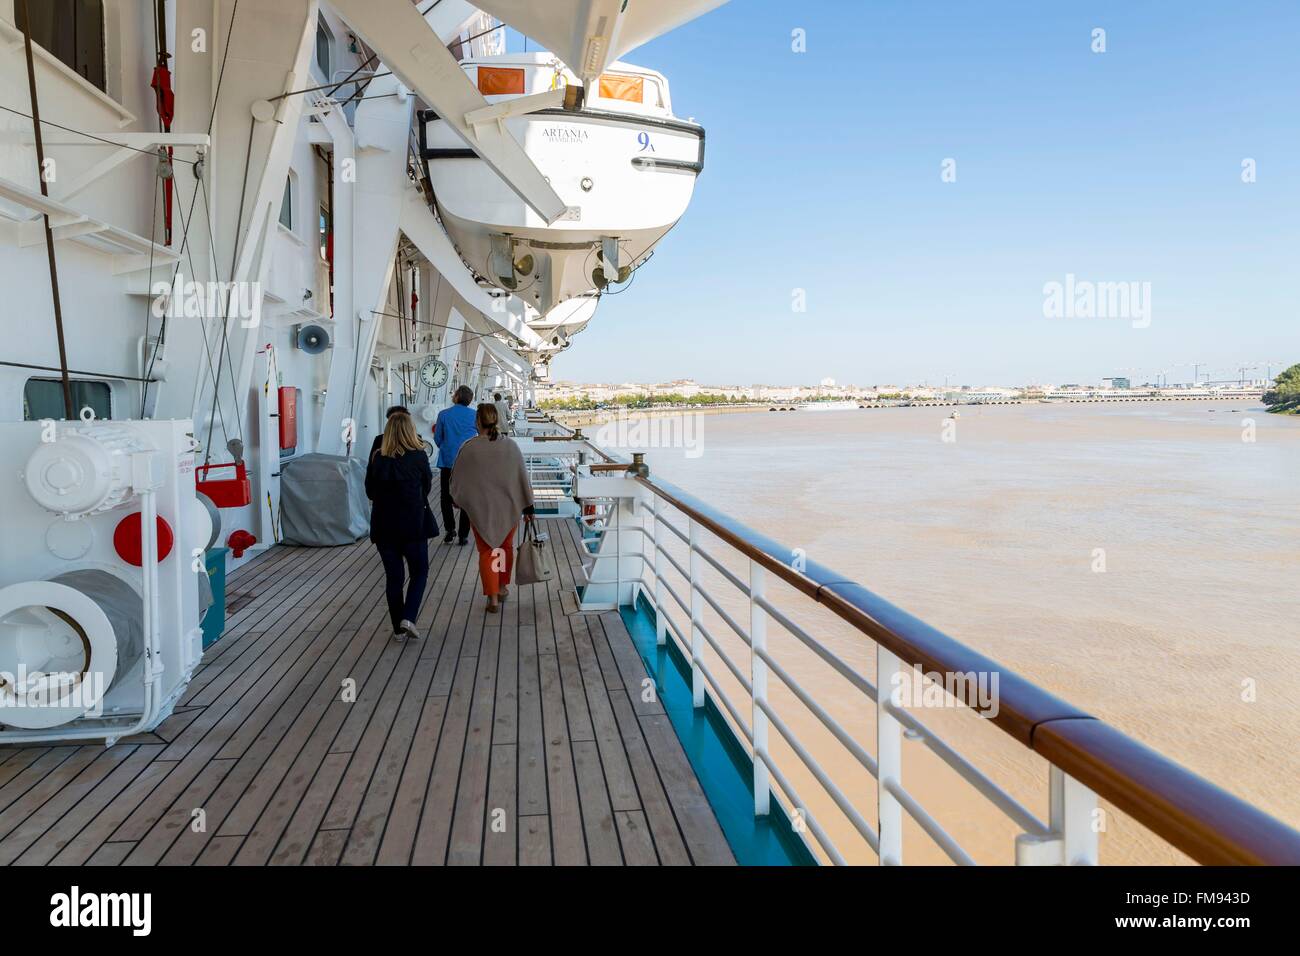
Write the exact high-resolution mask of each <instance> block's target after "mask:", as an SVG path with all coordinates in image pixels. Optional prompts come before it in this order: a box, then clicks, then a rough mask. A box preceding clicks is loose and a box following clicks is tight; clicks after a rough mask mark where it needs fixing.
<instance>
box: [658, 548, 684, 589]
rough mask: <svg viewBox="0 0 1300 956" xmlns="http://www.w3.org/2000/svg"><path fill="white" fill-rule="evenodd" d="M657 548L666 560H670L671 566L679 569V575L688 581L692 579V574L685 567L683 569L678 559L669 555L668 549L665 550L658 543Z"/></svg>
mask: <svg viewBox="0 0 1300 956" xmlns="http://www.w3.org/2000/svg"><path fill="white" fill-rule="evenodd" d="M655 548H656V549H657V550H658V551H659V553H660V554H662V555H663V556H664V557H665V558H667V559H668V562H669V564H671V565H672V566H673V567H674V568H676V569H677V573H678V574H680V575H681V576H682V577H684V578H686V580H688V581H689V580H690V579H691V572H689V571H687V570H686V569H685V568H684V567H682V566H681V564H679V563H678V561H677V559H676V558H674V557H673V556H672V555H671V554H669V553H668V549H667V548H665V547H664V546H663V545H662V544H660V543H659V542H658V541H656V542H655Z"/></svg>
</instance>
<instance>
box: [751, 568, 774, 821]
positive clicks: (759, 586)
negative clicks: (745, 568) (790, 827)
mask: <svg viewBox="0 0 1300 956" xmlns="http://www.w3.org/2000/svg"><path fill="white" fill-rule="evenodd" d="M766 577H767V572H765V571H764V570H763V566H762V565H761V564H759V563H758V562H757V561H755V560H754V559H753V558H750V559H749V646H750V650H749V680H750V684H751V686H752V688H753V692H752V694H751V695H750V713H749V727H750V730H751V731H752V732H753V735H754V816H756V817H765V816H767V814H768V811H769V809H770V808H771V791H770V785H769V784H768V779H767V774H768V771H767V764H765V763H764V762H763V760H762V758H761V757H759V754H760V753H767V714H766V713H764V712H763V708H762V707H761V706H760V705H761V704H766V703H767V664H766V662H764V661H763V659H762V658H761V657H759V656H758V654H759V651H762V652H763V653H767V615H766V613H765V612H764V611H763V608H762V605H760V604H759V603H758V602H759V600H761V599H762V598H763V596H764V588H765V585H766Z"/></svg>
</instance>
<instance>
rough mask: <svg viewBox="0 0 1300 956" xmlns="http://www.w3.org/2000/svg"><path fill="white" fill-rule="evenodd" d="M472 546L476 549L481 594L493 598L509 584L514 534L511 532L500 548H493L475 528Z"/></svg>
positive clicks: (513, 554) (512, 565)
mask: <svg viewBox="0 0 1300 956" xmlns="http://www.w3.org/2000/svg"><path fill="white" fill-rule="evenodd" d="M474 546H475V547H477V548H478V576H479V577H480V578H482V580H483V593H484V594H485V595H487V596H488V597H495V596H496V595H497V594H498V593H499V592H500V591H501V589H502V588H503V587H506V586H507V585H508V584H509V583H510V572H511V571H513V570H514V567H515V533H514V532H513V531H511V532H510V533H509V534H508V535H506V540H505V541H504V542H503V543H502V544H501V547H499V548H494V547H492V545H490V544H488V543H487V542H486V541H484V540H483V536H482V535H480V534H479V533H478V528H475V529H474ZM503 552H504V553H503Z"/></svg>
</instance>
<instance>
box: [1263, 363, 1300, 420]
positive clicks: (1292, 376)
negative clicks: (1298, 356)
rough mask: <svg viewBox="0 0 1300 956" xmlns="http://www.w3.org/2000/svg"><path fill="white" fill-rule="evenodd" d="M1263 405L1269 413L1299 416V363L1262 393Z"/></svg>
mask: <svg viewBox="0 0 1300 956" xmlns="http://www.w3.org/2000/svg"><path fill="white" fill-rule="evenodd" d="M1264 404H1265V405H1266V406H1267V407H1268V410H1269V411H1270V412H1280V413H1282V414H1284V415H1300V363H1297V364H1295V365H1292V366H1291V367H1290V368H1289V369H1287V370H1286V371H1285V372H1283V373H1282V374H1280V375H1279V376H1278V377H1277V378H1275V379H1274V380H1273V387H1272V388H1270V389H1269V390H1268V391H1267V392H1265V393H1264Z"/></svg>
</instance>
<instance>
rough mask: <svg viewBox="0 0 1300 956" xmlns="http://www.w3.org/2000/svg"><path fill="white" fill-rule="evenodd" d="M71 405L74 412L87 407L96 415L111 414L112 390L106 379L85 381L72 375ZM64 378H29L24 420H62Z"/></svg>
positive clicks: (26, 389) (106, 416) (25, 388)
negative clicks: (102, 380)
mask: <svg viewBox="0 0 1300 956" xmlns="http://www.w3.org/2000/svg"><path fill="white" fill-rule="evenodd" d="M71 385H72V408H73V410H74V411H75V412H76V413H77V414H81V412H82V410H83V409H86V408H89V409H90V410H91V411H92V412H94V413H95V417H96V418H100V419H103V418H112V417H113V401H112V397H113V389H112V387H111V386H110V385H109V384H108V382H95V381H87V380H86V379H76V378H74V379H73V380H72V382H71ZM63 413H64V408H63V381H62V380H61V379H57V378H29V379H28V380H27V384H26V385H25V386H23V419H24V420H25V421H29V422H35V421H40V420H41V419H42V418H53V419H55V420H57V421H62V419H63Z"/></svg>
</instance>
